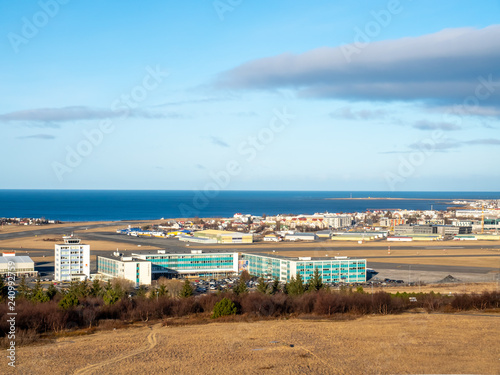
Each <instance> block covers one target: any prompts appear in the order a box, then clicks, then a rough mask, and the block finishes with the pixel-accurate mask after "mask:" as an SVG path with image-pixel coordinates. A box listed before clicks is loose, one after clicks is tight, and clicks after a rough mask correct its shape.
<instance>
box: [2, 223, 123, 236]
mask: <svg viewBox="0 0 500 375" xmlns="http://www.w3.org/2000/svg"><path fill="white" fill-rule="evenodd" d="M109 223H112V221H99V222H97V221H83V222H75V223H63V224H48V225H4V226H3V227H0V234H2V233H16V232H28V231H36V230H43V229H52V228H67V227H74V226H77V225H78V226H79V225H81V226H86V225H95V224H109ZM122 225H123V224H122Z"/></svg>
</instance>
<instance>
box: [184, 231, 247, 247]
mask: <svg viewBox="0 0 500 375" xmlns="http://www.w3.org/2000/svg"><path fill="white" fill-rule="evenodd" d="M200 238H201V239H202V240H199V239H200ZM179 239H180V240H182V241H188V242H203V243H222V244H228V243H252V242H253V234H251V233H240V232H228V231H225V230H214V229H207V230H201V231H198V232H194V233H193V236H183V237H182V238H179Z"/></svg>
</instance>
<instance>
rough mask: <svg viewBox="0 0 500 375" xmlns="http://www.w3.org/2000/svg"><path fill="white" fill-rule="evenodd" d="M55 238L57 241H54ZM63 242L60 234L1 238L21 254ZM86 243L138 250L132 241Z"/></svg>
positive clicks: (0, 244)
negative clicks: (28, 250)
mask: <svg viewBox="0 0 500 375" xmlns="http://www.w3.org/2000/svg"><path fill="white" fill-rule="evenodd" d="M54 240H55V241H54ZM58 243H63V240H62V237H61V236H58V235H43V236H37V237H34V236H33V237H22V238H15V239H9V240H0V248H1V249H12V250H16V251H18V252H19V253H20V254H22V252H23V251H24V250H23V249H40V250H54V245H55V244H58ZM84 243H85V244H86V245H90V249H91V251H92V250H109V251H113V250H116V249H117V248H119V249H120V250H125V249H128V250H136V249H137V246H134V245H132V244H130V243H122V242H111V241H93V240H85V241H84ZM140 249H142V250H156V249H159V248H158V247H156V246H144V245H143V246H141V247H140Z"/></svg>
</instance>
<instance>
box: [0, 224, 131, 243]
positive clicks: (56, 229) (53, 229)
mask: <svg viewBox="0 0 500 375" xmlns="http://www.w3.org/2000/svg"><path fill="white" fill-rule="evenodd" d="M121 223H122V222H120V223H119V224H121ZM134 223H137V222H135V221H124V222H123V225H124V227H126V226H127V225H129V224H131V225H133V224H134ZM116 225H117V223H116V222H114V223H103V224H92V225H78V224H75V225H74V226H67V227H60V226H58V225H57V224H54V225H49V226H48V227H47V228H44V227H43V226H41V227H40V229H36V230H27V231H22V232H12V233H0V240H10V239H14V238H22V237H32V236H42V235H47V234H59V235H70V234H71V233H72V232H76V231H85V230H87V229H95V228H104V227H109V226H116Z"/></svg>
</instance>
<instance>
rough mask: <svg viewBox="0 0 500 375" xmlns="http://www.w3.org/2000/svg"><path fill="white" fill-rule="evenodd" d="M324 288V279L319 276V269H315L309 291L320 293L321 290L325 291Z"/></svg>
mask: <svg viewBox="0 0 500 375" xmlns="http://www.w3.org/2000/svg"><path fill="white" fill-rule="evenodd" d="M323 287H324V284H323V279H322V278H321V276H320V274H319V269H318V268H317V267H316V268H315V269H314V274H313V277H312V279H311V281H310V282H309V286H308V288H307V290H310V291H313V292H314V291H318V290H320V289H323Z"/></svg>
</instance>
